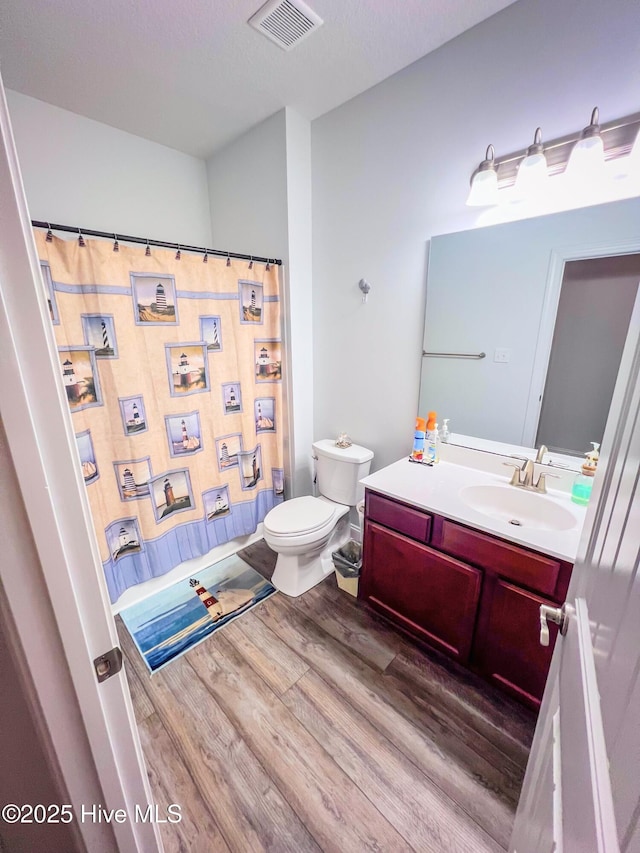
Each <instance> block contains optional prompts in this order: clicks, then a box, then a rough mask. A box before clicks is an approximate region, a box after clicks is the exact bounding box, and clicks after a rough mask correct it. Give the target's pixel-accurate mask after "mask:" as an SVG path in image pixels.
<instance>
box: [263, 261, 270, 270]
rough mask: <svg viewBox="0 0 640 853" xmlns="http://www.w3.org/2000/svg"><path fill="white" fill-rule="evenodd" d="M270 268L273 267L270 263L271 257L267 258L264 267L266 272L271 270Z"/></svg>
mask: <svg viewBox="0 0 640 853" xmlns="http://www.w3.org/2000/svg"><path fill="white" fill-rule="evenodd" d="M270 269H271V264H270V263H269V258H267V265H266V267H265V268H264V270H265V272H269V270H270Z"/></svg>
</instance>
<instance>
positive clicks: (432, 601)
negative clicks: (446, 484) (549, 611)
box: [358, 490, 573, 708]
mask: <svg viewBox="0 0 640 853" xmlns="http://www.w3.org/2000/svg"><path fill="white" fill-rule="evenodd" d="M363 556H364V559H363V566H362V575H361V578H360V586H359V593H358V595H359V597H360V598H361V599H362V600H364V601H366V602H367V604H368V605H369V606H370V607H372V608H373V609H375V610H376V611H377V612H378V613H381V614H382V615H383V616H385V617H386V618H387V619H389V620H390V621H392V622H393V623H394V624H395V625H396V626H398V627H399V628H401V629H402V630H403V631H405V632H406V633H409V634H411V635H412V636H414V637H416V638H417V639H419V640H422V641H424V642H426V643H428V644H429V645H431V646H434V647H435V648H437V649H439V650H440V651H442V652H444V653H445V654H448V655H449V656H450V657H453V658H455V659H456V660H458V661H460V662H461V663H465V664H467V665H468V666H469V667H470V668H471V669H473V670H475V671H476V672H478V673H480V674H481V675H483V676H484V677H485V678H487V679H489V680H490V681H492V682H493V683H495V684H497V685H498V686H500V687H501V688H502V689H504V690H506V691H508V692H509V693H511V694H512V695H514V696H515V697H517V698H518V699H520V700H521V701H522V702H524V703H526V704H528V705H530V706H532V707H534V708H537V707H538V706H539V704H540V700H541V699H542V693H543V691H544V685H545V682H546V679H547V674H548V671H549V665H550V662H551V655H552V652H553V646H554V644H555V639H556V634H557V630H556V628H555V626H550V631H551V640H550V644H549V646H548V647H544V646H541V645H540V644H539V635H540V610H539V608H540V605H541V604H550V605H559V604H561V603H562V602H563V601H564V599H565V596H566V592H567V587H568V585H569V579H570V576H571V570H572V568H573V567H572V565H571V564H570V563H566V562H564V561H562V560H557V559H555V558H553V557H548V556H546V555H544V554H539V553H537V552H535V551H531V550H529V549H527V548H522V547H520V546H518V545H514V544H513V543H512V542H506V541H504V540H502V539H499V538H498V537H495V536H490V535H488V534H486V533H480V532H479V531H477V530H473V529H471V528H468V527H465V526H464V525H461V524H458V523H457V522H453V521H450V520H448V519H445V518H443V517H441V516H432V515H431V514H430V513H426V512H423V511H422V510H418V509H416V508H415V507H411V506H408V505H406V504H402V503H400V502H398V501H394V500H392V499H390V498H387V497H384V496H382V495H378V494H376V493H375V492H371V491H370V490H368V491H367V493H366V496H365V525H364V554H363Z"/></svg>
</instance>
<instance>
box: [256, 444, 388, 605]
mask: <svg viewBox="0 0 640 853" xmlns="http://www.w3.org/2000/svg"><path fill="white" fill-rule="evenodd" d="M313 456H314V459H315V460H316V475H317V483H318V490H319V492H320V497H318V498H314V497H311V496H307V497H302V498H293V499H292V500H290V501H285V502H284V503H281V504H279V505H278V506H276V507H274V508H273V509H272V510H270V511H269V512H268V513H267V515H266V517H265V519H264V522H263V526H264V538H265V541H266V543H267V545H269V547H271V548H273V550H274V551H276V553H277V554H278V560H277V562H276V569H275V572H274V573H273V577H272V578H271V582H272V583H273V585H274V586H275V587H276V589H278V590H280V592H284V593H285V595H290V596H292V597H293V598H296V597H297V596H298V595H302V593H303V592H306V591H307V590H308V589H311V587H312V586H315V585H316V584H317V583H320V581H321V580H323V579H324V578H326V576H327V575H328V574H330V573H331V572H332V571H333V561H332V559H331V554H332V552H333V551H336V550H337V549H338V548H340V547H341V546H342V545H344V544H345V542H346V541H347V540H348V539H349V534H350V521H349V510H350V508H351V507H352V506H356V504H357V503H358V500H359V499H360V497H361V496H362V487H361V486H359V485H358V482H359V480H361V479H362V478H363V477H366V476H367V474H368V473H369V468H370V466H371V460H372V459H373V452H372V451H371V450H367V448H366V447H359V446H358V445H357V444H352V445H351V446H350V447H338V446H337V445H336V443H335V441H334V440H333V439H330V438H323V439H322V440H321V441H316V442H314V444H313Z"/></svg>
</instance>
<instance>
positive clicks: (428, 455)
mask: <svg viewBox="0 0 640 853" xmlns="http://www.w3.org/2000/svg"><path fill="white" fill-rule="evenodd" d="M437 417H438V416H437V414H436V413H435V412H429V414H428V415H427V435H426V440H425V462H427V463H429V464H430V465H434V464H435V463H436V462H439V461H440V454H439V452H438V441H439V439H438V424H437V423H436V418H437Z"/></svg>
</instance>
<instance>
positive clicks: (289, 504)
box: [264, 495, 335, 536]
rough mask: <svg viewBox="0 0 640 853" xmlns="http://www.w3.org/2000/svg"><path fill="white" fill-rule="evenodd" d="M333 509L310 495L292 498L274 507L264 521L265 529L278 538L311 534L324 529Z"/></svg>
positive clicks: (328, 504)
mask: <svg viewBox="0 0 640 853" xmlns="http://www.w3.org/2000/svg"><path fill="white" fill-rule="evenodd" d="M334 509H335V507H334V506H332V505H331V504H330V503H327V502H326V501H321V500H319V498H314V497H311V496H310V495H308V496H306V497H303V498H293V499H292V500H290V501H285V502H284V503H281V504H279V505H278V506H276V507H274V508H273V509H272V510H271V512H269V513H268V515H267V518H265V520H264V524H265V527H266V528H267V529H268V530H269V531H270V532H271V533H276V534H278V535H279V536H287V535H288V536H295V535H296V534H299V533H312V532H313V531H314V530H318V529H319V528H320V527H324V525H325V524H327V522H328V521H330V520H331V517H332V516H333V513H334Z"/></svg>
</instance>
